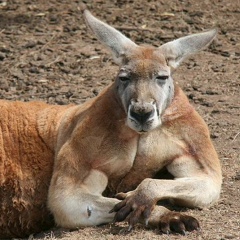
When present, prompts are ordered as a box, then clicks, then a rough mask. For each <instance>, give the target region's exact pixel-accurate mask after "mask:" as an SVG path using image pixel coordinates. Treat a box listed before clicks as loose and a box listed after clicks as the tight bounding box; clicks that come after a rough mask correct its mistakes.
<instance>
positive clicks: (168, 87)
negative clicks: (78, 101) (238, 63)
mask: <svg viewBox="0 0 240 240" xmlns="http://www.w3.org/2000/svg"><path fill="white" fill-rule="evenodd" d="M84 16H85V19H86V21H87V23H88V25H89V26H90V28H91V29H92V31H93V32H94V33H95V34H96V36H97V37H98V39H99V40H100V41H101V42H102V43H103V44H105V45H106V46H107V47H109V48H110V49H111V51H112V53H113V55H114V59H115V61H116V62H117V63H118V64H119V66H120V70H119V73H118V75H117V77H116V80H115V81H114V82H113V83H112V84H111V85H110V86H108V87H107V88H106V89H105V90H104V91H103V92H102V93H101V94H99V95H98V96H97V97H96V98H94V99H91V100H89V101H87V102H86V103H84V104H82V105H80V106H73V105H69V106H50V105H47V104H44V103H37V102H32V103H21V102H7V101H0V109H1V115H0V128H1V129H0V160H1V162H0V201H1V205H0V216H1V217H0V237H23V236H26V235H28V234H31V233H34V232H38V231H41V230H43V229H45V228H48V227H51V226H53V223H54V221H53V219H52V217H51V216H52V215H53V216H54V220H55V223H56V224H57V225H58V226H61V227H66V228H73V229H74V228H77V227H80V226H93V225H99V224H104V223H110V222H113V221H122V220H124V219H126V218H127V219H128V222H129V229H131V228H132V227H133V226H134V224H135V223H137V222H143V223H146V224H147V223H148V224H149V225H152V226H158V227H159V228H160V230H161V231H163V232H169V231H176V232H184V231H185V230H189V231H191V230H194V229H197V228H198V227H199V223H198V221H197V220H196V219H195V218H193V217H191V216H188V215H185V214H181V213H178V212H171V211H170V210H168V209H167V208H165V207H164V206H161V205H157V202H158V201H160V200H163V199H171V200H173V202H174V203H176V204H179V205H181V206H187V207H199V208H203V207H207V206H209V205H211V204H213V203H214V202H216V200H217V199H218V198H219V194H220V189H221V182H222V177H221V168H220V163H219V160H218V157H217V154H216V152H215V150H214V147H213V145H212V143H211V140H210V136H209V131H208V128H207V126H206V124H205V123H204V121H203V120H202V119H201V117H200V116H199V115H198V113H197V112H196V111H195V110H194V109H193V107H192V106H191V105H190V104H189V102H188V100H187V97H186V96H185V95H184V93H183V92H182V90H181V89H180V88H179V87H178V86H175V85H174V83H173V79H172V71H173V69H175V68H176V67H177V66H178V65H179V63H180V62H181V61H182V60H183V59H184V58H185V57H187V56H188V55H189V54H192V53H194V52H196V51H198V50H201V49H202V48H203V47H205V46H206V45H208V44H209V43H210V42H211V41H212V40H213V38H214V37H215V35H216V31H215V30H211V31H208V32H204V33H200V34H194V35H190V36H187V37H183V38H179V39H177V40H175V41H172V42H168V43H166V44H164V45H162V46H160V47H159V48H154V47H147V46H138V45H136V44H135V43H134V42H132V41H131V40H130V39H128V38H127V37H125V36H124V35H122V34H121V33H120V32H119V31H117V30H116V29H114V28H112V27H110V26H109V25H107V24H105V23H103V22H101V21H100V20H98V19H96V18H95V17H94V16H92V15H91V13H90V12H89V11H88V10H84ZM162 170H166V171H168V173H170V174H171V175H172V179H159V178H158V179H154V177H155V176H156V175H158V176H160V178H161V172H162ZM115 194H117V198H118V199H117V198H113V197H111V196H113V195H115ZM119 199H121V200H119ZM48 209H49V210H50V211H49V210H48Z"/></svg>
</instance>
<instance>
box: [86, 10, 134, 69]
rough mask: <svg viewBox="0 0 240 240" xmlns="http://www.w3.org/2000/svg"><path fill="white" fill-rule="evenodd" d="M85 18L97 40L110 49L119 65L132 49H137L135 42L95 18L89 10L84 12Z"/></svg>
mask: <svg viewBox="0 0 240 240" xmlns="http://www.w3.org/2000/svg"><path fill="white" fill-rule="evenodd" d="M84 17H85V20H86V22H87V24H88V25H89V27H90V28H91V29H92V31H93V32H94V33H95V35H96V36H97V38H98V39H99V40H100V41H101V42H102V43H103V44H104V45H105V46H107V47H108V48H110V50H111V51H112V53H113V56H114V60H115V62H116V63H117V64H119V63H121V60H122V56H123V55H126V54H127V53H128V52H129V51H130V50H131V49H133V48H135V47H137V45H136V44H135V43H134V42H133V41H131V40H130V39H129V38H127V37H126V36H124V35H123V34H122V33H120V32H119V31H118V30H116V29H115V28H113V27H111V26H109V25H108V24H106V23H104V22H102V21H100V20H98V19H97V18H95V17H94V16H93V15H92V14H91V13H90V11H88V10H87V9H85V10H84Z"/></svg>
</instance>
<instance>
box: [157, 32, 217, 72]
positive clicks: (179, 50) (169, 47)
mask: <svg viewBox="0 0 240 240" xmlns="http://www.w3.org/2000/svg"><path fill="white" fill-rule="evenodd" d="M216 35H217V30H216V29H213V30H210V31H207V32H203V33H197V34H192V35H189V36H186V37H182V38H179V39H176V40H174V41H171V42H168V43H165V44H163V45H162V46H160V47H159V50H160V51H161V53H162V54H163V55H164V56H165V58H166V60H167V62H168V65H169V66H170V67H172V68H174V69H175V68H177V67H178V66H179V64H180V63H181V62H182V61H183V60H184V59H185V58H186V57H188V56H189V55H190V54H193V53H196V52H197V51H200V50H202V49H203V48H204V47H206V46H207V45H209V44H210V43H211V42H212V40H213V39H214V38H215V36H216Z"/></svg>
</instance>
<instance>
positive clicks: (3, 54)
mask: <svg viewBox="0 0 240 240" xmlns="http://www.w3.org/2000/svg"><path fill="white" fill-rule="evenodd" d="M5 57H6V54H5V53H1V52H0V61H3V60H4V58H5Z"/></svg>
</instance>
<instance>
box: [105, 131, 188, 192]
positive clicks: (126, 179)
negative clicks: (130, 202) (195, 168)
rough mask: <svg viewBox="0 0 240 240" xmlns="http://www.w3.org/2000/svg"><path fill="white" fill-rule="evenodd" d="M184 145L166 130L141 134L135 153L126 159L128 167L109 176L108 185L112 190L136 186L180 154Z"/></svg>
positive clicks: (128, 189) (126, 189)
mask: <svg viewBox="0 0 240 240" xmlns="http://www.w3.org/2000/svg"><path fill="white" fill-rule="evenodd" d="M184 147H185V144H184V142H182V141H181V140H179V139H177V138H176V137H174V136H173V135H172V134H171V133H170V132H168V131H161V130H160V131H153V132H150V133H148V134H146V135H145V134H143V135H141V136H140V138H139V140H138V143H137V146H136V152H135V155H134V156H133V155H132V156H131V161H130V159H126V163H127V162H128V167H127V168H125V169H124V170H125V171H124V174H123V175H121V176H117V177H116V178H112V179H111V178H110V179H109V187H110V188H111V190H112V191H113V192H126V191H130V190H132V189H134V188H136V187H137V186H138V185H139V184H140V183H141V181H142V180H144V179H145V178H149V177H150V178H152V177H154V176H155V175H156V174H157V173H158V172H159V171H161V169H163V168H164V167H165V166H167V164H168V163H170V162H171V161H172V160H173V159H174V158H176V157H177V156H179V155H180V154H182V152H183V149H184ZM129 157H130V155H129ZM122 165H123V166H124V165H125V163H124V162H122ZM120 168H121V166H119V169H120ZM160 177H161V176H160Z"/></svg>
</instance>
